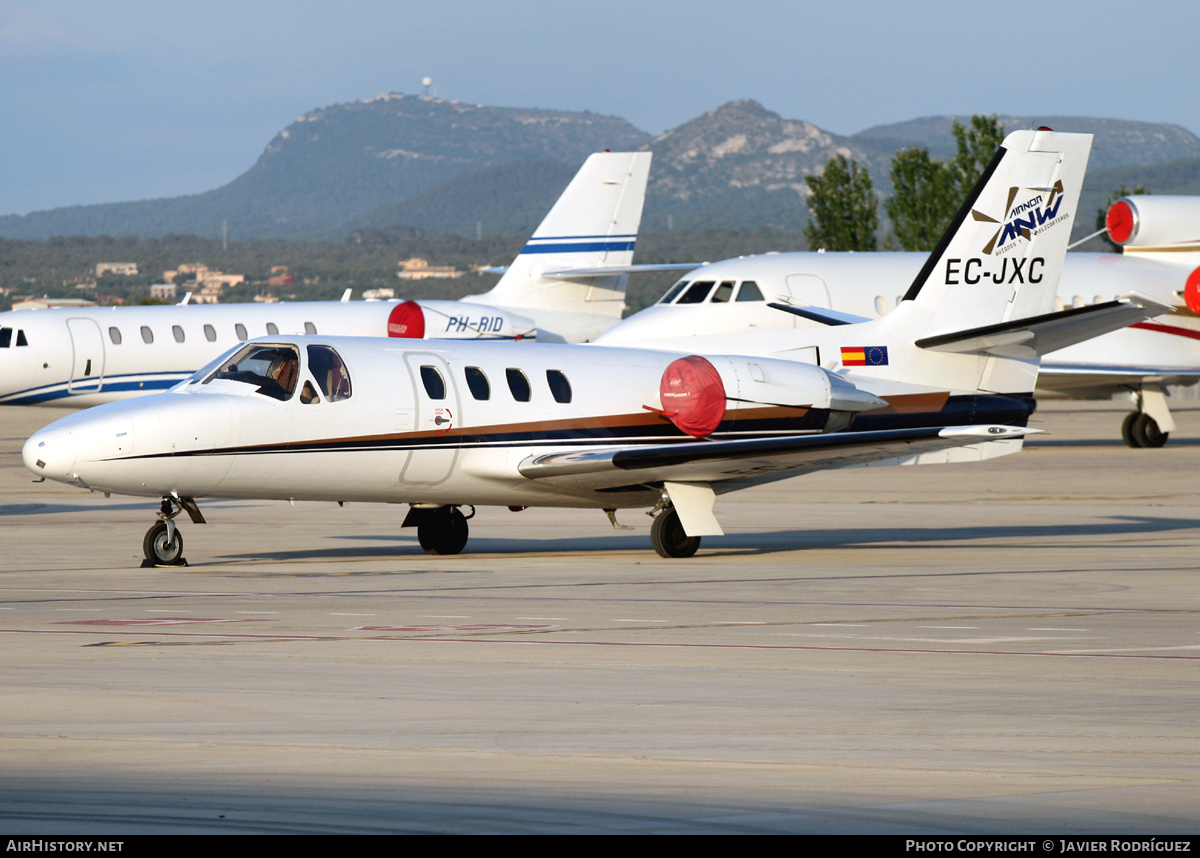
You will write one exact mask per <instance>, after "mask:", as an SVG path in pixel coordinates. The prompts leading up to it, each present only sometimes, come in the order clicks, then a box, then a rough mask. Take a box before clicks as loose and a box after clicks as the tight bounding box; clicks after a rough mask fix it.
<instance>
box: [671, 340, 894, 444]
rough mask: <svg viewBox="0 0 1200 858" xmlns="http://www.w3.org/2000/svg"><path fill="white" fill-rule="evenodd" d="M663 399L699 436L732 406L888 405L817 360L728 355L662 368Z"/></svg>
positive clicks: (677, 420)
mask: <svg viewBox="0 0 1200 858" xmlns="http://www.w3.org/2000/svg"><path fill="white" fill-rule="evenodd" d="M659 400H660V401H661V402H662V407H663V413H664V414H665V416H667V417H668V418H669V419H670V420H671V422H672V423H674V424H675V425H676V426H677V427H679V429H680V431H682V432H686V433H687V434H688V435H692V436H694V437H697V438H704V437H707V436H708V435H710V434H712V433H713V432H714V431H715V430H716V428H717V426H718V425H720V423H721V421H722V420H723V419H724V417H725V413H726V411H728V410H736V409H749V408H764V407H777V406H785V407H791V408H804V407H808V408H819V409H826V410H829V411H837V412H844V413H853V412H856V411H869V410H871V409H873V408H883V407H884V406H886V405H887V403H886V402H885V401H884V400H882V399H880V398H879V397H877V396H875V395H874V394H871V393H867V392H866V391H863V390H859V389H858V388H857V387H855V386H854V385H853V384H851V383H850V382H849V381H846V380H845V379H844V378H841V377H839V376H836V375H833V374H832V373H830V372H827V371H826V370H824V369H822V368H821V367H819V366H815V365H813V364H809V363H801V362H798V361H788V360H778V359H775V358H760V357H753V358H748V357H737V356H725V355H718V356H709V357H700V356H699V355H689V356H688V357H683V358H679V359H678V360H675V361H672V362H671V363H670V365H668V366H667V368H666V370H664V371H663V375H662V380H661V381H660V383H659Z"/></svg>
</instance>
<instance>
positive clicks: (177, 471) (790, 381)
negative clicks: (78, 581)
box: [23, 131, 1164, 565]
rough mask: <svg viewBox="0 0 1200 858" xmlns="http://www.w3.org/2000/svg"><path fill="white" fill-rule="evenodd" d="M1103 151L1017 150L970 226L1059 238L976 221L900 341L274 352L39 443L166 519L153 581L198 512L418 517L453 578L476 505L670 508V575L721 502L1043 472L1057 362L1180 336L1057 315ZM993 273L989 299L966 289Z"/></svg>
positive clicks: (1043, 141) (352, 345)
mask: <svg viewBox="0 0 1200 858" xmlns="http://www.w3.org/2000/svg"><path fill="white" fill-rule="evenodd" d="M1090 146H1091V136H1090V135H1082V134H1055V133H1054V132H1050V131H1036V132H1035V131H1021V132H1016V133H1014V134H1011V135H1009V137H1008V138H1007V139H1006V140H1005V143H1004V145H1003V146H1002V147H1001V148H1000V149H999V150H998V151H997V153H996V157H995V158H994V160H993V162H992V165H991V167H990V168H989V169H988V171H987V173H986V174H985V175H984V177H983V178H981V179H980V182H979V184H978V185H977V186H976V188H975V189H974V191H973V192H972V194H971V196H970V198H969V199H968V201H967V203H966V205H965V207H964V209H963V211H964V212H967V211H972V210H977V211H981V212H987V213H989V214H990V215H991V216H992V217H994V218H996V219H997V220H998V221H1001V222H1004V221H1007V220H1008V219H1009V218H1011V217H1012V212H1013V211H1015V210H1016V209H1017V208H1019V207H1023V206H1028V205H1031V204H1035V203H1034V201H1035V200H1041V202H1040V203H1036V204H1037V205H1047V204H1050V205H1054V206H1056V211H1057V212H1058V216H1057V217H1056V218H1055V219H1054V220H1053V221H1051V222H1048V223H1047V224H1046V225H1045V228H1044V229H1039V230H1037V231H1034V232H1030V233H1028V234H1022V235H1020V236H1018V237H1017V238H1015V239H1014V240H1012V241H1010V242H1007V243H1004V244H1002V245H996V244H995V243H993V242H990V240H989V239H990V237H991V233H992V231H993V229H992V227H991V225H990V224H981V223H979V222H977V221H974V220H968V221H964V220H963V219H962V218H960V219H959V220H958V221H956V223H955V226H954V228H953V232H952V234H951V235H950V236H949V238H948V239H947V240H946V241H944V242H942V243H941V244H940V245H939V248H940V249H939V251H938V252H937V253H936V254H935V255H934V256H933V257H932V258H931V261H930V264H929V265H927V266H926V267H925V268H924V269H923V271H922V276H921V277H920V278H919V279H918V280H917V281H916V282H914V284H913V285H912V287H911V288H910V289H909V291H908V293H907V294H906V295H905V299H904V300H903V301H902V302H901V304H900V306H899V307H897V308H896V309H895V310H894V311H893V312H891V313H888V314H887V315H886V316H884V317H883V318H881V319H878V320H874V321H869V322H863V323H861V324H849V325H848V324H839V322H840V320H839V319H837V318H835V317H833V316H829V317H827V318H825V319H824V322H825V324H822V325H821V326H820V327H818V328H814V329H811V330H803V331H798V330H789V331H766V332H762V333H761V334H758V335H755V336H753V337H747V336H742V337H740V338H738V337H731V338H729V339H728V341H727V342H726V343H724V344H723V346H724V347H723V348H722V349H720V350H714V351H708V352H706V353H705V354H704V355H699V354H695V353H687V352H684V353H679V352H669V351H660V350H649V349H635V348H606V347H600V346H593V345H545V346H538V347H537V348H528V349H519V348H514V347H512V346H511V345H504V344H499V343H488V342H459V341H444V342H437V341H427V342H421V343H417V342H412V341H401V340H394V339H392V340H388V339H367V338H340V337H271V338H264V339H259V340H255V341H252V342H249V343H245V344H242V345H240V346H238V347H237V348H236V349H234V350H232V351H230V352H228V353H226V354H225V355H224V356H222V357H221V358H220V359H218V360H217V361H215V362H214V363H213V364H211V365H210V366H208V367H205V368H204V369H202V370H200V371H198V372H197V373H196V374H195V375H193V376H192V377H191V379H189V380H188V381H187V382H185V383H182V384H180V385H178V386H177V387H175V388H173V389H172V390H170V391H169V392H166V393H162V394H159V395H156V396H150V397H144V398H139V399H134V400H129V401H125V402H115V403H110V404H108V405H102V406H100V407H98V408H94V409H89V410H86V411H82V412H79V413H77V414H73V415H70V416H68V417H65V418H63V419H62V420H59V421H57V422H56V423H53V424H51V425H50V426H48V427H46V428H45V429H43V430H41V431H40V432H38V433H37V434H35V435H34V436H33V437H32V438H30V439H29V440H28V442H26V444H25V446H24V450H23V456H24V462H25V464H26V466H27V467H28V468H29V469H30V470H31V471H32V472H33V473H34V474H36V475H38V476H41V477H45V478H49V479H53V480H58V481H61V482H65V483H69V484H73V485H77V486H79V487H81V488H85V489H90V490H92V491H101V492H105V493H118V494H129V495H140V496H145V497H155V498H161V508H160V512H159V517H160V520H159V521H157V522H155V523H154V525H153V526H152V527H151V528H150V530H149V531H148V532H147V533H146V536H145V538H144V540H143V549H144V551H145V555H146V563H147V564H155V565H167V564H177V565H178V564H182V563H183V562H184V561H183V560H182V551H183V540H182V537H181V535H180V531H179V529H178V528H177V527H176V526H175V523H174V518H175V516H177V515H178V514H179V512H180V511H182V510H186V511H187V512H188V514H189V517H190V518H191V519H192V520H193V522H197V523H200V522H203V515H202V514H201V512H200V510H199V508H198V506H197V503H196V500H197V499H198V498H211V497H220V498H267V499H283V500H327V501H328V500H336V501H374V502H383V503H407V504H409V505H410V510H409V512H408V515H407V517H406V518H405V520H404V525H407V526H416V528H417V535H418V539H419V541H420V544H421V545H422V547H424V548H425V549H426V550H427V551H429V552H430V553H434V554H456V553H458V552H459V551H461V550H462V549H463V547H464V546H465V545H466V542H467V532H468V525H467V519H468V518H469V517H470V516H469V515H466V514H464V513H463V510H464V509H469V510H470V513H471V514H473V513H474V506H475V505H484V504H486V505H497V506H508V507H510V508H513V509H519V508H524V507H533V506H556V507H585V508H596V509H601V510H604V511H605V512H607V513H608V515H609V518H610V520H611V521H612V523H613V524H614V526H616V518H615V514H616V511H617V510H619V509H627V508H639V507H641V508H645V507H649V508H651V514H652V515H654V516H655V518H654V523H653V525H652V527H651V541H652V544H653V546H654V548H655V550H656V551H657V552H658V553H659V554H661V555H663V556H665V557H686V556H690V555H691V554H693V553H694V552H695V551H696V550H697V548H698V546H699V544H700V537H701V536H704V535H708V534H720V533H721V532H722V531H721V527H720V524H719V523H718V521H717V519H716V517H715V516H714V514H713V504H714V501H715V498H716V495H717V494H719V493H725V492H730V491H734V490H737V489H741V488H745V487H749V486H754V485H758V484H761V483H766V482H770V481H774V480H779V479H783V478H785V477H788V476H792V475H796V474H803V473H808V472H812V471H816V470H821V469H826V468H844V467H859V466H866V465H910V464H927V463H935V462H959V461H978V460H981V459H988V458H992V457H994V456H999V455H1004V454H1007V453H1013V452H1016V451H1017V450H1019V449H1020V447H1021V443H1022V438H1023V436H1024V435H1025V434H1026V433H1027V432H1028V431H1030V430H1027V429H1026V428H1024V427H1025V425H1026V421H1027V420H1028V417H1029V415H1030V413H1031V411H1032V407H1033V406H1032V401H1031V399H1030V396H1029V394H1030V393H1031V392H1032V390H1033V387H1034V384H1035V381H1036V376H1037V370H1038V359H1039V356H1040V355H1041V354H1043V353H1045V352H1046V351H1049V350H1052V349H1056V348H1060V347H1062V346H1065V345H1068V344H1070V343H1072V342H1074V341H1076V340H1079V339H1081V338H1085V337H1088V336H1094V335H1097V334H1101V333H1105V332H1107V331H1110V330H1114V329H1115V328H1117V327H1120V326H1122V325H1127V324H1131V323H1134V322H1137V321H1140V320H1142V319H1144V318H1146V317H1147V316H1150V315H1154V314H1157V313H1160V312H1162V311H1163V309H1164V307H1163V305H1160V304H1156V303H1155V302H1153V301H1151V300H1150V299H1147V298H1143V297H1141V296H1129V297H1127V298H1124V299H1122V300H1119V301H1110V302H1106V303H1103V304H1099V305H1094V306H1087V307H1082V308H1079V309H1072V310H1066V311H1061V312H1055V311H1054V290H1055V285H1056V283H1057V281H1058V277H1059V273H1060V270H1061V268H1062V260H1063V256H1064V254H1065V251H1066V245H1067V240H1068V235H1069V234H1070V231H1071V221H1072V220H1073V219H1074V216H1075V212H1076V205H1077V203H1078V197H1079V189H1080V184H1081V181H1082V178H1083V174H1084V169H1085V165H1086V163H1087V156H1088V153H1089V150H1090ZM963 271H971V272H973V274H974V275H978V276H973V277H972V278H966V277H964V276H963V275H962V272H963Z"/></svg>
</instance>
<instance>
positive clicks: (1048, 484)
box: [0, 402, 1200, 836]
mask: <svg viewBox="0 0 1200 858" xmlns="http://www.w3.org/2000/svg"><path fill="white" fill-rule="evenodd" d="M61 413H62V412H55V411H50V410H39V409H14V408H10V409H3V410H0V632H3V635H2V637H0V640H2V642H3V645H2V647H0V670H2V672H3V673H2V675H3V677H4V681H3V694H0V830H2V831H4V832H5V833H7V834H38V835H58V834H68V833H86V834H118V835H120V834H135V833H191V832H203V833H218V832H230V833H271V832H277V833H293V834H295V833H300V834H303V833H343V832H349V833H387V832H463V833H477V832H512V833H524V832H556V833H561V832H570V833H575V832H580V833H581V832H606V833H668V832H692V833H694V832H712V833H739V832H761V833H768V832H814V833H816V832H820V833H829V832H834V833H888V834H902V835H906V836H914V835H918V836H919V835H938V834H956V833H997V834H1005V833H1013V834H1018V833H1023V834H1070V833H1097V834H1126V833H1127V834H1148V835H1166V834H1172V833H1176V834H1178V833H1191V834H1194V833H1196V831H1197V828H1198V825H1197V821H1196V820H1197V814H1198V811H1200V721H1198V720H1197V717H1196V713H1197V711H1200V706H1198V704H1200V622H1198V619H1200V590H1198V588H1197V584H1196V569H1197V566H1198V565H1200V564H1198V562H1197V560H1198V558H1200V529H1198V528H1197V526H1196V525H1197V516H1198V514H1200V487H1198V483H1197V479H1196V474H1197V473H1200V409H1198V408H1194V407H1193V408H1183V409H1180V410H1178V411H1177V413H1176V415H1177V422H1178V423H1179V429H1178V430H1177V431H1176V433H1174V435H1173V437H1172V438H1171V440H1170V442H1169V444H1168V445H1167V446H1166V447H1164V448H1162V449H1157V450H1131V449H1128V448H1126V447H1125V446H1124V444H1122V442H1121V441H1120V438H1119V427H1120V422H1121V418H1122V416H1123V414H1124V411H1123V410H1122V406H1121V405H1119V404H1117V403H1107V402H1105V403H1078V402H1065V403H1049V404H1046V405H1045V406H1043V408H1042V409H1041V410H1040V411H1039V412H1038V414H1037V415H1035V417H1034V422H1033V424H1032V425H1034V426H1036V427H1038V428H1042V429H1046V430H1048V432H1049V433H1050V434H1048V435H1045V436H1040V437H1038V438H1036V439H1035V440H1033V441H1031V442H1030V443H1028V444H1027V445H1026V449H1025V451H1024V452H1022V453H1020V454H1019V455H1016V456H1011V457H1006V458H1003V459H999V460H995V461H992V462H988V463H984V464H980V465H951V466H935V467H919V468H876V469H864V470H849V471H836V472H828V473H823V474H817V475H811V476H808V477H803V478H799V479H794V480H790V481H787V482H784V483H780V484H776V485H773V486H769V487H764V488H762V489H757V490H752V491H748V492H744V493H740V494H736V495H732V496H726V497H724V498H721V499H720V500H719V501H718V504H717V510H716V511H717V514H718V516H719V517H720V519H721V520H722V523H723V524H724V525H725V527H726V531H727V535H726V536H725V537H705V539H704V543H703V545H702V546H701V549H700V553H699V554H698V555H697V556H696V557H694V558H691V559H688V560H664V559H661V558H659V557H658V556H657V555H655V554H654V552H653V550H652V549H651V548H650V543H649V519H648V518H647V517H646V516H645V515H643V514H642V513H641V512H623V513H621V514H620V516H619V518H620V520H621V521H622V522H623V523H628V524H634V525H636V527H637V530H636V531H634V532H631V533H629V532H614V531H613V530H612V529H611V527H610V526H609V524H608V522H607V520H606V519H605V517H604V515H603V514H602V513H600V512H596V511H571V510H537V509H531V510H526V511H524V512H521V513H518V514H513V513H510V512H509V511H507V510H498V509H490V508H489V509H480V510H479V513H478V515H477V516H476V518H475V519H474V520H472V522H471V534H472V536H471V542H470V543H469V544H468V546H467V553H464V554H462V555H459V556H456V557H431V556H428V555H426V554H424V553H423V552H422V551H421V550H420V548H419V547H418V545H417V541H416V533H415V531H414V530H411V529H409V530H402V529H400V527H399V524H400V521H401V519H402V518H403V514H404V511H405V509H406V508H405V507H396V506H383V505H378V506H371V505H365V504H364V505H359V504H348V505H347V506H346V507H344V508H339V507H338V506H337V505H336V504H297V505H296V506H294V507H292V506H289V505H288V504H286V503H275V502H270V503H268V502H263V503H255V502H219V501H218V502H207V503H202V504H201V506H202V509H203V510H204V512H205V515H206V516H207V518H208V521H209V522H210V523H209V524H207V525H203V526H196V525H192V524H190V523H189V522H187V521H186V519H181V521H182V529H183V533H184V536H185V540H186V545H185V552H184V553H185V555H186V556H187V558H188V559H189V561H190V562H191V564H192V565H191V566H189V567H187V568H180V569H141V568H139V567H138V564H139V562H140V560H141V540H142V534H143V533H144V531H145V530H146V528H147V527H148V526H149V525H150V524H151V522H152V521H153V512H154V509H155V508H156V506H157V504H156V503H153V502H147V501H145V500H131V499H122V498H117V497H114V498H111V499H105V498H104V497H103V496H102V495H95V494H88V493H85V492H83V491H80V490H77V489H71V488H69V487H67V486H63V485H60V484H55V483H40V484H35V483H33V482H31V480H32V479H33V477H32V475H31V474H29V473H28V472H26V471H25V469H24V468H23V466H22V465H21V462H20V447H21V444H22V442H23V441H24V439H25V438H26V437H27V436H28V435H29V434H30V433H31V432H33V431H34V430H35V429H36V428H38V427H40V426H41V425H43V424H44V423H47V422H49V421H50V420H52V419H55V418H57V417H58V416H60V415H61Z"/></svg>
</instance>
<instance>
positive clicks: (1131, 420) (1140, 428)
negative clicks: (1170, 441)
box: [1121, 383, 1175, 447]
mask: <svg viewBox="0 0 1200 858" xmlns="http://www.w3.org/2000/svg"><path fill="white" fill-rule="evenodd" d="M1131 393H1132V394H1133V404H1134V405H1135V406H1136V407H1137V411H1134V412H1132V413H1130V414H1128V415H1126V417H1125V422H1124V423H1122V424H1121V439H1122V440H1123V441H1124V442H1125V443H1126V444H1127V445H1129V446H1130V447H1161V446H1162V445H1163V444H1165V443H1167V438H1169V437H1170V436H1171V431H1172V430H1173V429H1174V428H1175V419H1174V418H1173V417H1172V416H1171V409H1170V407H1169V406H1168V405H1167V392H1166V390H1165V389H1164V388H1163V387H1162V386H1161V385H1158V384H1150V383H1146V384H1143V385H1142V386H1141V387H1139V388H1135V389H1134V390H1132V391H1131Z"/></svg>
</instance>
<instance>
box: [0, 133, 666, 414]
mask: <svg viewBox="0 0 1200 858" xmlns="http://www.w3.org/2000/svg"><path fill="white" fill-rule="evenodd" d="M649 171H650V153H649V152H636V153H627V152H626V153H621V152H604V153H598V154H595V155H592V156H591V157H589V158H588V160H587V161H586V162H585V163H584V165H583V167H582V168H581V169H580V170H579V173H578V174H577V175H576V176H575V178H574V179H573V180H572V181H571V183H570V184H569V185H568V186H567V188H566V190H565V191H564V192H563V194H562V196H561V197H560V198H559V199H558V202H556V203H555V204H554V207H553V208H552V209H551V210H550V213H549V214H547V215H546V218H545V219H544V220H543V221H542V223H541V225H540V226H538V228H537V230H536V231H535V232H534V234H533V236H532V238H530V239H529V242H528V243H527V244H526V245H525V247H524V249H523V250H522V251H521V253H520V255H518V256H517V258H516V260H515V261H514V262H513V264H512V265H511V266H510V267H509V268H508V270H507V271H506V272H505V274H504V276H503V277H501V278H500V282H499V283H497V284H496V286H495V287H494V288H493V289H491V290H490V291H488V292H485V293H483V294H482V295H471V296H468V297H466V298H463V299H462V300H461V301H434V300H420V301H405V302H403V303H390V302H370V301H341V302H333V301H314V302H298V303H277V304H223V305H221V304H206V305H173V306H157V307H155V306H151V307H103V308H101V307H96V308H70V309H53V310H17V311H9V312H5V313H0V405H63V406H80V405H94V404H97V403H100V402H108V401H112V400H114V399H122V398H126V397H129V396H136V395H140V394H146V393H154V392H157V391H161V390H165V389H167V388H169V387H171V386H172V385H174V384H176V383H178V382H179V381H181V380H183V379H185V378H187V377H188V376H189V375H190V374H191V373H193V372H195V371H196V370H197V369H199V368H200V367H202V366H204V365H205V364H206V363H208V362H209V361H211V360H212V359H213V358H215V357H217V356H218V355H219V354H221V353H222V352H223V351H226V350H227V349H229V348H230V346H232V345H235V344H237V343H239V342H242V341H244V340H247V339H249V338H251V337H256V336H262V335H264V334H265V335H267V336H276V335H278V334H305V333H307V334H318V333H320V334H334V335H353V336H379V337H382V336H388V337H400V338H410V339H497V340H517V339H527V340H533V339H536V340H538V341H541V342H556V343H564V342H567V343H575V342H585V341H587V340H590V339H592V338H594V337H595V336H597V335H598V334H599V333H601V332H602V331H604V330H605V329H606V328H609V327H611V326H612V325H614V324H616V323H617V321H618V320H619V319H620V318H621V313H622V312H623V310H624V308H625V284H626V279H627V275H628V273H629V272H631V271H638V270H661V269H662V268H669V267H671V266H634V265H632V264H631V263H632V260H633V251H634V245H635V243H636V241H637V231H638V226H639V224H640V222H641V217H642V203H643V200H644V198H645V194H646V178H647V176H648V174H649ZM674 267H675V268H681V267H684V266H674Z"/></svg>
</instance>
